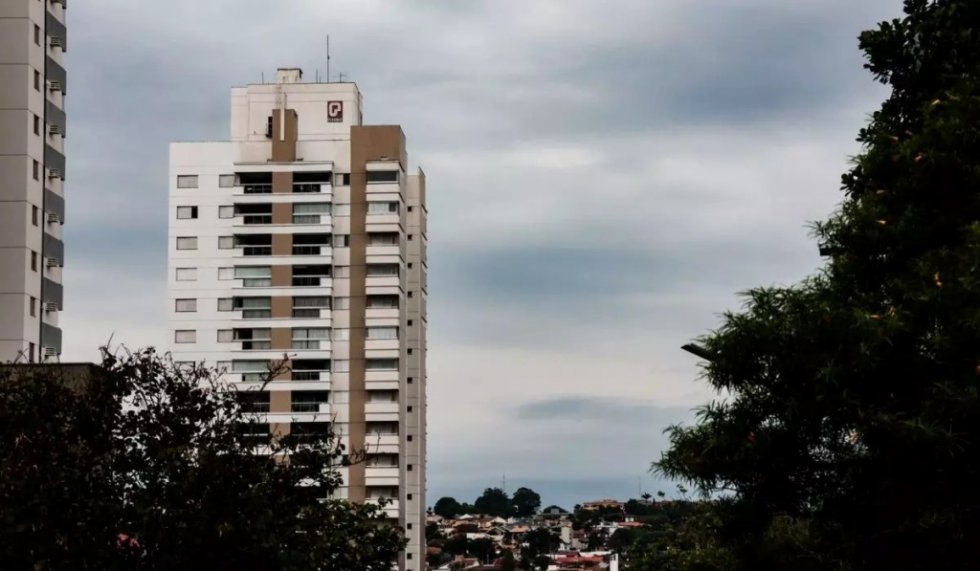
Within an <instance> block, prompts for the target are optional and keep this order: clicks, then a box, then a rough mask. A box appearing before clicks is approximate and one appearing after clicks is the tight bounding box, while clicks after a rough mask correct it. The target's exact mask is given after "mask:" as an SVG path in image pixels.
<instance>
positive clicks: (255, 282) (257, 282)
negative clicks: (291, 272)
mask: <svg viewBox="0 0 980 571" xmlns="http://www.w3.org/2000/svg"><path fill="white" fill-rule="evenodd" d="M242 287H272V278H243V279H242Z"/></svg>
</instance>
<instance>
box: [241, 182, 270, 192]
mask: <svg viewBox="0 0 980 571" xmlns="http://www.w3.org/2000/svg"><path fill="white" fill-rule="evenodd" d="M242 188H243V189H244V192H245V194H272V185H271V184H246V185H242Z"/></svg>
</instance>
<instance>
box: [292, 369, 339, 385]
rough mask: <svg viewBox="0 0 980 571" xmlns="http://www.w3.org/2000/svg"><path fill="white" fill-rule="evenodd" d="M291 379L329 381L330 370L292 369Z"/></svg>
mask: <svg viewBox="0 0 980 571" xmlns="http://www.w3.org/2000/svg"><path fill="white" fill-rule="evenodd" d="M292 380H294V381H302V382H317V381H329V380H330V371H293V373H292Z"/></svg>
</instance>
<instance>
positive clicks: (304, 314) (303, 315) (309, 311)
mask: <svg viewBox="0 0 980 571" xmlns="http://www.w3.org/2000/svg"><path fill="white" fill-rule="evenodd" d="M293 317H294V318H296V319H319V318H320V309H319V308H315V307H314V308H307V307H301V308H294V309H293Z"/></svg>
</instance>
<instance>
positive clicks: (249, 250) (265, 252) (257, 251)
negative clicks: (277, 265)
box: [242, 246, 272, 256]
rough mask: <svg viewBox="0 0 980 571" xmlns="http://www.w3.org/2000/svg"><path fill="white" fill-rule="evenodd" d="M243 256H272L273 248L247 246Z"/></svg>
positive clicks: (243, 250) (243, 249)
mask: <svg viewBox="0 0 980 571" xmlns="http://www.w3.org/2000/svg"><path fill="white" fill-rule="evenodd" d="M242 254H244V255H246V256H271V255H272V246H245V247H244V248H242Z"/></svg>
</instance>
